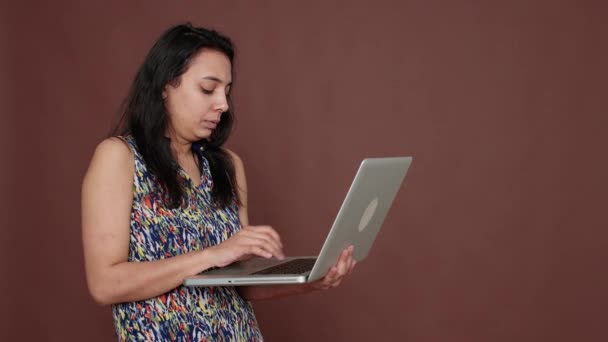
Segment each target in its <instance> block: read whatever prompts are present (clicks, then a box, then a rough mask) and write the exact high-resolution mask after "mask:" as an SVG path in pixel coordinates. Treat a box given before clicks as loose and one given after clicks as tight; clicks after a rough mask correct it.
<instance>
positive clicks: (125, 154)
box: [95, 137, 133, 161]
mask: <svg viewBox="0 0 608 342" xmlns="http://www.w3.org/2000/svg"><path fill="white" fill-rule="evenodd" d="M95 156H98V157H100V158H103V159H113V160H116V161H120V160H133V150H132V149H131V147H130V145H129V142H128V138H125V137H110V138H107V139H104V140H103V141H101V142H100V143H99V144H98V145H97V147H96V148H95Z"/></svg>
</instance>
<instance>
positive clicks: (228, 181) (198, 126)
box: [82, 25, 355, 341]
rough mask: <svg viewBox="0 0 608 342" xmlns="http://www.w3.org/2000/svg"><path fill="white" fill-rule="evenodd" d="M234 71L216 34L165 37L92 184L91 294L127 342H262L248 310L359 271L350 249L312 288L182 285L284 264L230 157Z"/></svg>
mask: <svg viewBox="0 0 608 342" xmlns="http://www.w3.org/2000/svg"><path fill="white" fill-rule="evenodd" d="M233 59H234V52H233V47H232V44H231V42H230V40H229V39H228V38H226V37H223V36H221V35H220V34H218V33H217V32H215V31H210V30H206V29H203V28H194V27H192V26H191V25H179V26H175V27H173V28H171V29H169V30H168V31H166V32H165V33H164V34H163V35H162V36H161V37H160V39H159V40H158V41H157V42H156V43H155V45H154V46H153V47H152V49H151V50H150V52H149V53H148V55H147V57H146V59H145V61H144V63H143V65H142V66H141V68H140V69H139V71H138V73H137V75H136V77H135V80H134V82H133V85H132V87H131V90H130V93H129V96H128V98H127V101H126V105H125V111H124V116H123V120H122V122H121V124H120V125H119V127H118V128H117V132H116V133H117V134H116V136H115V137H111V138H108V139H106V140H105V141H103V142H101V143H100V144H99V146H98V147H97V148H96V150H95V153H94V156H93V159H92V161H91V164H90V166H89V169H88V171H87V173H86V175H85V177H84V181H83V188H82V215H83V217H82V220H83V221H82V226H83V242H84V252H85V264H86V276H87V282H88V286H89V289H90V292H91V295H92V297H93V298H94V299H95V300H96V301H97V302H98V303H100V304H112V311H113V316H114V324H115V329H116V333H117V337H118V339H119V340H121V341H127V340H149V341H173V340H179V341H181V340H196V341H200V340H247V341H255V340H262V335H261V333H260V330H259V328H258V325H257V321H256V318H255V315H254V313H253V310H252V307H251V304H250V302H249V301H252V300H260V299H267V298H275V297H280V296H287V295H293V294H299V293H305V292H309V291H314V290H319V289H327V288H329V287H335V286H337V285H338V284H339V283H340V282H341V280H342V279H343V278H344V277H345V276H346V275H348V274H349V273H351V272H352V270H353V267H354V265H355V262H354V261H353V259H352V247H350V248H348V249H346V250H345V251H344V252H343V253H342V255H341V257H340V260H339V261H338V263H337V265H336V266H335V267H333V268H332V269H331V270H330V271H329V273H328V274H327V275H326V276H325V277H324V278H323V279H321V280H319V281H317V282H315V283H313V284H307V285H286V286H257V287H255V286H250V287H238V288H235V287H213V288H207V287H194V288H191V287H184V286H182V285H181V284H182V281H183V279H184V278H186V277H188V276H191V275H195V274H197V273H200V272H202V271H205V270H207V269H209V268H212V267H222V266H226V265H228V264H231V263H233V262H235V261H239V260H245V259H248V258H251V257H265V258H270V257H275V258H279V259H282V258H284V255H283V251H282V247H283V246H282V244H281V239H280V237H279V234H278V233H277V232H276V231H275V230H274V229H273V228H272V227H269V226H252V225H249V222H248V217H247V190H246V182H245V171H244V167H243V163H242V161H241V159H240V158H239V157H238V156H237V155H236V154H235V153H234V152H232V151H229V150H227V149H225V148H223V147H222V146H223V144H224V143H225V142H226V140H227V139H228V136H229V134H230V130H231V127H232V123H233V113H232V112H231V111H230V110H229V109H230V105H229V103H230V89H231V87H232V80H233V74H234V72H233V70H232V65H233Z"/></svg>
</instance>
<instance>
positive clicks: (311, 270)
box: [184, 157, 412, 286]
mask: <svg viewBox="0 0 608 342" xmlns="http://www.w3.org/2000/svg"><path fill="white" fill-rule="evenodd" d="M411 162H412V158H411V157H400V158H370V159H365V160H363V162H362V163H361V166H360V167H359V170H358V171H357V174H356V176H355V179H354V180H353V183H352V185H351V186H350V189H349V190H348V193H347V194H346V198H345V199H344V202H343V203H342V207H341V208H340V211H339V212H338V216H337V217H336V219H335V221H334V224H333V226H332V227H331V230H330V231H329V234H328V235H327V239H325V243H324V244H323V247H322V248H321V252H320V253H319V255H318V256H317V257H288V258H285V259H284V260H278V259H274V258H273V259H265V258H253V259H251V260H248V261H243V262H238V263H234V264H232V265H229V266H227V267H222V268H217V269H213V270H208V271H205V272H203V273H200V274H198V275H196V276H192V277H188V278H186V279H185V280H184V285H185V286H224V285H228V286H238V285H272V284H298V283H307V282H313V281H315V280H317V279H319V278H322V277H323V276H325V274H327V272H328V271H329V269H330V268H331V267H332V266H334V265H335V264H336V263H337V262H338V259H339V257H340V253H341V252H342V250H343V249H344V248H346V247H348V246H349V245H353V246H354V247H355V250H354V253H353V258H354V259H355V260H356V261H357V262H360V261H361V260H363V259H365V257H366V256H367V254H368V252H369V250H370V248H371V246H372V244H373V242H374V240H375V239H376V235H377V234H378V231H379V230H380V227H381V226H382V223H383V222H384V218H385V217H386V214H387V213H388V210H389V208H390V207H391V204H392V202H393V199H394V198H395V195H396V194H397V191H398V190H399V188H400V186H401V183H402V181H403V178H404V177H405V174H406V173H407V170H408V168H409V166H410V164H411Z"/></svg>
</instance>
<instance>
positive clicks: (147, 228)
mask: <svg viewBox="0 0 608 342" xmlns="http://www.w3.org/2000/svg"><path fill="white" fill-rule="evenodd" d="M123 140H125V141H126V142H127V143H128V144H129V146H130V147H131V149H132V150H133V153H134V154H135V174H134V180H133V206H132V209H131V237H130V243H129V261H130V262H141V261H152V260H161V259H165V258H171V257H173V256H176V255H180V254H183V253H188V252H190V251H196V250H201V249H204V248H206V247H209V246H214V245H217V244H219V243H221V242H223V241H224V240H226V239H228V238H229V237H230V236H231V235H232V234H234V233H235V232H237V231H238V230H239V229H240V221H239V217H238V205H237V204H236V202H233V204H232V205H230V206H229V207H227V208H225V209H217V208H215V207H214V206H213V205H212V200H211V187H212V186H213V180H212V179H211V172H210V170H209V164H208V162H207V160H206V159H205V158H204V156H203V153H202V151H203V149H202V147H200V146H193V149H194V150H195V152H197V154H198V156H199V158H200V159H199V160H200V161H201V163H200V164H201V169H202V170H201V184H200V185H199V186H195V185H194V184H193V182H192V180H191V179H190V178H189V177H188V175H187V173H186V172H185V171H183V170H182V169H180V171H179V172H180V175H181V176H182V182H183V183H182V185H183V189H184V197H185V200H184V206H182V207H180V208H176V209H169V208H167V207H166V206H165V205H163V201H161V198H160V192H159V191H158V189H159V187H160V185H159V183H158V181H157V179H156V177H155V176H153V175H152V174H151V173H150V172H149V171H148V170H147V168H146V165H145V164H144V160H143V158H142V156H141V154H140V153H139V151H138V149H137V145H136V143H135V140H134V139H133V137H131V136H127V137H124V138H123ZM112 313H113V316H114V327H115V330H116V334H117V337H118V340H119V341H262V340H263V338H262V335H261V333H260V330H259V328H258V324H257V320H256V317H255V315H254V313H253V308H252V307H251V304H250V303H249V302H248V301H246V300H244V299H243V298H242V297H241V296H240V295H239V294H238V292H237V291H236V289H235V288H234V287H185V286H179V287H177V288H175V289H173V290H171V291H169V292H167V293H164V294H162V295H160V296H158V297H154V298H150V299H147V300H142V301H137V302H128V303H119V304H114V305H112Z"/></svg>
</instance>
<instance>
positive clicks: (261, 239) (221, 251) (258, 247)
mask: <svg viewBox="0 0 608 342" xmlns="http://www.w3.org/2000/svg"><path fill="white" fill-rule="evenodd" d="M207 250H208V251H211V252H212V258H213V261H212V262H213V264H214V265H215V266H217V267H224V266H227V265H230V264H232V263H233V262H235V261H241V260H247V259H249V258H251V257H253V256H260V257H263V258H272V257H273V256H274V257H275V258H277V259H279V260H283V259H284V258H285V255H284V254H283V244H282V243H281V238H280V237H279V234H278V233H277V232H276V231H275V230H274V229H273V228H272V227H270V226H245V227H243V228H242V229H241V230H239V231H238V232H237V233H236V234H234V235H233V236H231V237H230V238H229V239H228V240H226V241H224V242H222V243H220V244H219V245H216V246H213V247H208V248H207Z"/></svg>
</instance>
